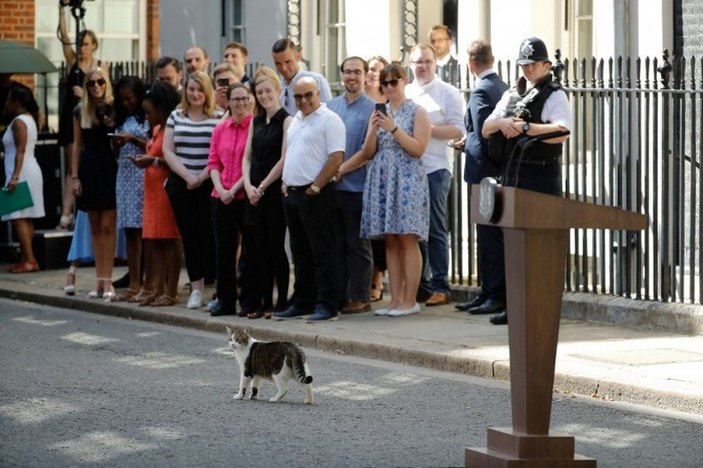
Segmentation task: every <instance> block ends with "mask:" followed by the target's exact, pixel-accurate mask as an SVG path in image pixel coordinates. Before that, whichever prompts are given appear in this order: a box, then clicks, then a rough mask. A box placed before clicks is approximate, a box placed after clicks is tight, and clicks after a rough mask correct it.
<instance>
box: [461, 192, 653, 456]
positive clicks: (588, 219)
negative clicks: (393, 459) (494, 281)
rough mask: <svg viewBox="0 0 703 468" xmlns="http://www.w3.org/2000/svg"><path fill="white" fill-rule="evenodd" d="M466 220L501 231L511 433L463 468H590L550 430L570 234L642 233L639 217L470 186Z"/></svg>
mask: <svg viewBox="0 0 703 468" xmlns="http://www.w3.org/2000/svg"><path fill="white" fill-rule="evenodd" d="M471 198H472V202H471V220H472V221H473V222H475V223H479V224H490V225H495V226H500V227H502V228H503V237H504V242H505V272H506V287H507V307H508V309H507V310H508V312H509V321H508V335H509V345H510V392H511V404H512V418H513V427H512V428H488V444H487V445H488V447H486V448H467V449H466V452H465V462H466V466H467V467H508V466H509V467H539V468H545V467H595V466H596V460H595V459H592V458H586V457H584V456H582V455H579V454H576V453H575V452H574V438H573V437H571V436H568V435H562V434H554V433H550V431H549V422H550V417H551V410H552V392H553V385H554V363H555V360H556V351H557V341H558V337H559V319H560V316H561V297H562V292H563V289H564V272H565V260H566V253H567V249H568V238H569V237H568V236H569V229H571V228H601V229H626V230H642V229H644V228H646V226H647V219H646V216H645V215H642V214H639V213H633V212H629V211H624V210H621V209H619V208H613V207H606V206H598V205H593V204H589V203H582V202H577V201H574V200H569V199H566V198H562V197H556V196H553V195H546V194H543V193H539V192H533V191H529V190H523V189H517V188H514V187H499V186H497V185H496V183H495V181H492V180H489V179H484V181H482V182H481V185H480V186H479V185H473V186H472V194H471Z"/></svg>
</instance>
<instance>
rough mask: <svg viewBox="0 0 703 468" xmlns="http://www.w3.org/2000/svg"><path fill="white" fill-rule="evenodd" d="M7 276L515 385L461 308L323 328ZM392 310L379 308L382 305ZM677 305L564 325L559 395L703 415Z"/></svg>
mask: <svg viewBox="0 0 703 468" xmlns="http://www.w3.org/2000/svg"><path fill="white" fill-rule="evenodd" d="M5 270H6V265H0V297H7V298H13V299H18V300H25V301H30V302H35V303H40V304H46V305H52V306H57V307H66V308H72V309H78V310H83V311H88V312H94V313H99V314H108V315H114V316H121V317H128V318H134V319H140V320H148V321H153V322H158V323H165V324H172V325H178V326H185V327H193V328H199V329H204V330H209V331H215V332H223V333H224V326H225V325H235V326H244V327H248V328H249V329H250V331H251V333H252V334H253V335H254V336H256V337H257V338H259V339H263V340H287V341H295V342H298V343H300V344H302V345H303V346H305V347H308V348H315V349H320V350H324V351H329V352H336V353H340V354H347V355H353V356H362V357H368V358H375V359H381V360H387V361H393V362H400V363H406V364H412V365H417V366H424V367H430V368H433V369H437V370H444V371H448V372H455V373H463V374H469V375H474V376H479V377H487V378H496V379H502V380H508V379H509V360H508V327H505V326H493V325H490V324H489V323H488V317H487V316H471V315H469V314H467V313H465V312H457V311H455V310H454V305H453V304H449V305H446V306H440V307H423V310H422V313H420V314H419V315H414V316H410V317H402V318H390V317H375V316H374V315H373V313H372V312H368V313H363V314H356V315H341V316H340V319H339V320H338V321H336V322H324V323H307V322H306V321H305V320H303V319H292V320H275V319H274V320H264V319H259V320H248V319H246V318H238V317H229V316H228V317H219V318H211V317H210V316H209V314H207V313H205V312H204V311H193V310H187V309H185V301H186V299H187V295H186V293H185V292H183V293H182V294H181V298H180V299H181V305H180V306H176V307H161V308H154V307H135V306H134V305H132V304H128V303H110V304H106V303H104V302H103V301H101V300H90V299H87V298H86V294H87V292H88V291H89V290H90V289H91V288H92V287H93V286H94V277H95V275H94V270H93V269H92V268H90V267H86V268H81V269H79V273H78V280H77V289H78V291H77V294H76V295H75V296H73V297H69V296H66V295H64V293H63V285H64V281H65V276H66V271H65V270H52V271H42V272H37V273H28V274H20V275H17V274H10V273H6V272H5ZM124 272H125V268H124V267H120V268H116V270H115V274H114V277H115V278H118V277H120V276H121V275H122V274H123V273H124ZM181 279H182V280H183V279H184V278H183V275H182V278H181ZM181 284H182V283H181ZM210 292H211V291H208V297H209V293H210ZM455 294H461V292H455ZM582 296H584V300H583V301H581V302H583V304H578V303H579V298H580V296H579V295H570V296H569V298H568V300H566V299H565V306H564V308H565V309H567V308H568V309H569V310H576V312H575V314H577V315H579V314H581V315H582V314H584V312H583V311H587V310H589V308H591V309H592V308H593V306H592V305H588V304H587V303H588V302H589V301H590V302H594V301H595V302H597V301H601V302H602V301H613V300H615V301H617V300H618V298H599V299H593V297H592V296H590V295H582ZM385 303H386V301H382V302H379V303H378V305H377V306H376V307H382V305H383V304H385ZM630 303H632V301H630ZM620 307H621V308H622V304H620ZM671 307H672V305H667V306H666V307H663V306H662V307H659V308H657V307H654V309H657V310H659V311H660V312H658V313H656V314H654V313H653V312H652V309H653V307H652V306H649V307H645V306H641V307H640V308H641V309H642V310H645V309H647V311H648V312H647V313H648V314H649V315H648V317H649V318H648V319H647V320H645V321H644V322H642V324H643V325H644V326H646V327H647V328H633V327H624V326H621V325H615V324H597V323H592V322H586V321H583V320H572V319H566V318H563V319H562V322H561V330H560V334H559V347H558V351H557V362H556V375H555V390H556V391H557V392H561V393H578V394H583V395H591V396H593V397H594V398H602V399H606V400H618V401H626V402H631V403H637V404H644V405H649V406H653V407H657V408H666V409H674V410H679V411H684V412H688V413H694V414H698V415H703V334H694V335H684V334H677V333H673V332H670V331H662V330H661V329H659V330H657V329H653V328H654V327H656V326H657V324H658V323H666V322H667V320H668V319H667V316H664V315H663V314H666V313H667V310H671ZM631 308H635V309H636V308H637V307H631ZM679 308H681V309H685V314H684V315H685V316H686V317H688V319H689V321H691V320H693V322H695V323H698V322H700V321H701V319H702V317H703V307H700V306H699V307H694V306H679ZM636 312H637V311H636V310H635V311H633V310H630V311H625V312H620V313H616V314H615V315H616V316H622V315H628V314H635V313H636ZM572 313H573V312H572ZM640 313H644V312H640ZM672 313H673V314H676V313H677V311H676V310H674V311H673V312H672ZM564 315H566V314H564ZM684 329H685V330H688V328H686V327H684Z"/></svg>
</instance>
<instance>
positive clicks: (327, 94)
mask: <svg viewBox="0 0 703 468" xmlns="http://www.w3.org/2000/svg"><path fill="white" fill-rule="evenodd" d="M304 76H309V77H311V78H313V79H314V80H315V83H317V89H318V90H319V91H320V101H321V102H325V103H326V102H329V101H331V100H332V90H331V89H330V84H329V83H328V82H327V78H325V77H324V76H322V75H320V74H319V73H315V72H312V71H308V70H299V71H298V73H296V74H295V76H294V77H293V79H292V80H290V83H286V82H285V81H283V80H281V85H282V86H283V94H281V105H282V106H283V107H284V108H285V109H286V111H287V112H288V113H289V114H290V115H295V114H296V112H298V107H297V106H296V105H295V98H293V94H294V93H295V91H293V87H294V86H295V82H296V81H298V80H299V79H300V78H302V77H304Z"/></svg>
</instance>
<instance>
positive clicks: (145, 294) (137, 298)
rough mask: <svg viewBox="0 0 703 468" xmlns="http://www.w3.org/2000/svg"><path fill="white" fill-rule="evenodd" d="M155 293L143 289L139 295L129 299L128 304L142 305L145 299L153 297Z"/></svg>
mask: <svg viewBox="0 0 703 468" xmlns="http://www.w3.org/2000/svg"><path fill="white" fill-rule="evenodd" d="M152 295H153V293H152V292H151V291H149V290H148V289H141V290H140V291H139V292H138V293H137V294H135V295H134V296H132V297H130V298H129V299H127V302H134V303H140V302H142V301H143V300H144V299H146V298H147V297H149V296H152Z"/></svg>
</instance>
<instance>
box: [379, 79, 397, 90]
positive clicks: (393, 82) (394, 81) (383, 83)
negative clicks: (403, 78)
mask: <svg viewBox="0 0 703 468" xmlns="http://www.w3.org/2000/svg"><path fill="white" fill-rule="evenodd" d="M381 86H383V87H384V88H387V87H388V86H390V87H391V88H395V87H396V86H398V80H397V79H396V78H393V79H392V80H388V81H386V80H383V81H381Z"/></svg>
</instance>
